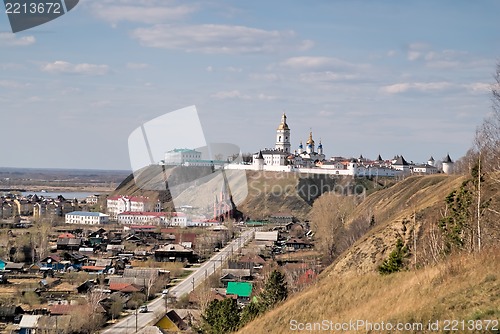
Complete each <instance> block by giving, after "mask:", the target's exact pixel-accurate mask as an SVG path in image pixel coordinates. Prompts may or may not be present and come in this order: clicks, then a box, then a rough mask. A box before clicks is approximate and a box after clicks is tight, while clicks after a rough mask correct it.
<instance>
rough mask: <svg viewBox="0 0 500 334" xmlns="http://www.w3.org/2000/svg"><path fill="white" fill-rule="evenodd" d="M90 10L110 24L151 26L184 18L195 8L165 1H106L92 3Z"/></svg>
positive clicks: (195, 8)
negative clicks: (132, 23) (133, 23)
mask: <svg viewBox="0 0 500 334" xmlns="http://www.w3.org/2000/svg"><path fill="white" fill-rule="evenodd" d="M90 10H91V12H92V14H93V15H94V16H96V17H97V18H99V19H101V20H103V21H106V22H110V23H112V24H117V23H119V22H122V21H128V22H138V23H150V24H153V23H161V22H165V21H172V20H179V19H182V18H185V17H186V16H187V15H189V14H191V13H193V12H194V11H196V10H197V7H196V6H192V5H185V4H182V5H177V4H173V3H172V2H171V1H165V0H161V1H158V0H148V1H144V0H142V1H141V0H138V1H129V0H108V1H95V2H92V3H91V4H90Z"/></svg>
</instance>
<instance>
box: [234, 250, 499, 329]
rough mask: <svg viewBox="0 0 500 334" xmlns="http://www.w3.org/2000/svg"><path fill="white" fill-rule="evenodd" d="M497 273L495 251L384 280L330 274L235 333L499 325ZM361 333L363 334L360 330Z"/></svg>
mask: <svg viewBox="0 0 500 334" xmlns="http://www.w3.org/2000/svg"><path fill="white" fill-rule="evenodd" d="M498 268H500V249H499V248H494V249H490V250H488V251H485V252H483V253H481V254H467V255H456V256H454V257H451V258H449V259H448V260H446V261H445V262H443V263H440V264H439V265H435V266H429V267H426V268H423V269H420V270H416V271H406V272H400V273H396V274H393V275H389V276H381V275H378V274H377V273H375V272H372V273H367V274H365V275H362V276H358V277H352V276H346V275H341V274H340V275H338V274H334V273H330V274H329V275H326V276H323V277H322V279H320V280H319V281H318V282H317V283H316V284H315V285H314V286H311V287H310V288H309V289H307V290H306V291H304V292H303V293H301V294H300V295H297V296H296V297H294V298H292V299H290V300H288V301H286V302H285V303H284V304H282V305H280V306H279V307H278V308H276V309H274V310H273V311H271V312H269V313H268V314H265V315H264V316H262V317H261V318H258V319H256V320H255V321H253V322H252V323H250V324H249V325H247V326H246V327H245V328H243V329H242V330H241V331H240V333H249V334H259V333H263V334H268V333H273V334H274V333H290V332H291V330H290V321H291V320H292V319H293V320H296V321H298V322H301V323H307V322H309V323H312V322H321V321H322V320H324V319H326V320H331V321H333V322H346V321H347V322H348V321H349V320H358V319H361V320H366V321H370V322H380V321H385V322H391V323H397V322H402V323H406V322H411V323H418V322H420V323H423V324H425V325H426V324H427V323H428V321H429V320H441V321H442V320H445V319H457V320H465V321H467V320H476V319H483V320H492V319H500V307H499V305H500V274H499V272H498ZM307 332H309V331H307ZM312 332H314V331H312ZM360 332H366V330H363V328H360ZM377 332H378V331H377ZM418 332H424V333H425V332H430V331H427V330H424V331H418ZM476 332H478V333H479V332H481V333H484V332H487V331H484V330H482V331H476Z"/></svg>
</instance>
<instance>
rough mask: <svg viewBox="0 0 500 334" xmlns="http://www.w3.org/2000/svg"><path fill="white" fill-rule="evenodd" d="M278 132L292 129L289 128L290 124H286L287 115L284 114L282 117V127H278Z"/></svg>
mask: <svg viewBox="0 0 500 334" xmlns="http://www.w3.org/2000/svg"><path fill="white" fill-rule="evenodd" d="M276 130H290V128H289V127H288V124H286V115H285V113H283V115H282V116H281V123H280V125H278V128H277V129H276Z"/></svg>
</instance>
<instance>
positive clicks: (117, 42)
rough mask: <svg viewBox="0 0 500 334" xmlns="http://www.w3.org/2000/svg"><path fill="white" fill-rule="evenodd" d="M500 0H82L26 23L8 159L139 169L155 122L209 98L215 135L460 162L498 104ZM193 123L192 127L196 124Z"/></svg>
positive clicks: (209, 135) (10, 58) (4, 31)
mask: <svg viewBox="0 0 500 334" xmlns="http://www.w3.org/2000/svg"><path fill="white" fill-rule="evenodd" d="M499 12H500V3H499V2H498V1H482V2H480V3H477V2H472V1H439V2H437V1H411V2H410V1H404V2H401V1H377V2H374V1H284V0H283V1H272V2H270V1H200V2H192V1H170V0H99V1H97V0H86V1H85V0H81V1H80V4H79V5H78V6H77V7H75V8H74V9H73V10H72V11H70V12H69V13H67V14H66V15H64V16H62V17H60V18H59V19H57V20H54V21H52V22H49V23H47V24H45V25H42V26H39V27H36V28H33V29H30V30H27V31H24V32H21V33H17V34H12V33H11V32H10V26H9V23H8V20H7V16H6V15H5V14H4V13H0V135H1V136H2V141H1V142H0V166H3V167H57V168H95V169H129V168H130V162H129V157H128V148H127V139H128V136H129V135H130V134H131V133H132V131H134V129H136V128H137V127H139V126H140V125H141V124H142V123H144V122H147V121H149V120H151V119H153V118H155V117H158V116H161V115H163V114H165V113H167V112H170V111H173V110H176V109H179V108H183V107H186V106H189V105H193V104H194V105H196V106H197V109H198V112H199V114H200V118H201V121H202V124H203V128H204V132H205V136H206V139H207V141H208V142H228V143H234V144H237V145H239V146H240V147H241V149H242V151H244V152H254V151H257V150H258V149H261V148H266V147H272V146H274V140H275V137H274V136H275V130H276V127H277V125H278V123H279V121H280V117H281V113H282V112H283V111H285V112H286V113H287V115H288V124H289V126H290V128H291V130H292V132H291V139H292V148H293V149H294V148H296V147H297V146H298V144H299V141H300V140H306V139H307V135H308V132H309V130H310V129H312V131H313V134H314V138H315V140H316V141H318V140H319V139H320V138H321V139H322V142H323V146H324V149H325V153H326V154H327V156H328V157H329V156H338V155H343V156H347V157H350V156H359V155H360V154H363V156H365V157H371V158H376V156H377V155H378V154H379V153H380V154H381V155H382V157H383V158H390V157H392V156H394V155H396V154H403V155H404V156H405V158H407V160H413V161H415V162H422V161H425V160H427V158H428V157H429V156H430V155H433V156H434V158H436V159H440V158H442V157H443V156H445V155H446V154H447V153H450V155H451V156H452V158H454V159H455V158H459V157H460V156H462V155H463V154H464V153H465V151H466V150H467V149H468V148H469V147H470V144H471V141H472V137H473V135H474V131H475V128H476V126H477V125H479V124H480V123H481V121H482V119H483V117H484V116H485V115H487V114H488V113H489V112H490V109H491V108H490V105H491V100H490V93H489V92H490V87H491V86H490V85H491V84H492V83H493V77H492V75H493V72H494V69H495V65H496V63H497V61H499V59H500V29H499V27H498V13H499ZM186 133H187V135H189V130H186Z"/></svg>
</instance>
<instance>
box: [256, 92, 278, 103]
mask: <svg viewBox="0 0 500 334" xmlns="http://www.w3.org/2000/svg"><path fill="white" fill-rule="evenodd" d="M277 98H278V97H277V96H274V95H267V94H264V93H260V94H258V95H257V99H258V100H263V101H272V100H276V99H277Z"/></svg>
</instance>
